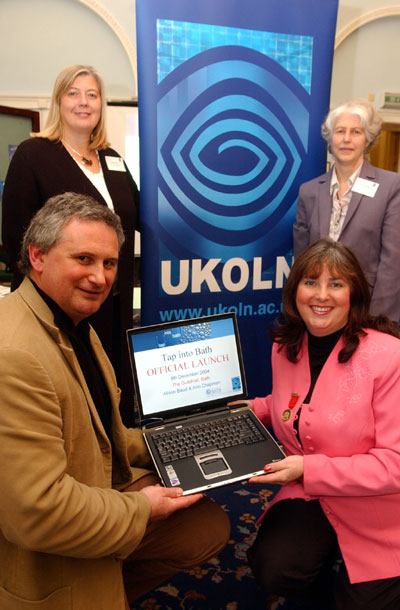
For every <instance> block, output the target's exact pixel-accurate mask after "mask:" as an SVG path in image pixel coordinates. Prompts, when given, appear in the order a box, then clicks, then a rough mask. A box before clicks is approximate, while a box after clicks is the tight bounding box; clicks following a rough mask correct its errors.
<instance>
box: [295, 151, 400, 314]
mask: <svg viewBox="0 0 400 610" xmlns="http://www.w3.org/2000/svg"><path fill="white" fill-rule="evenodd" d="M331 177H332V170H331V171H329V172H327V173H326V174H324V175H322V176H319V177H318V178H315V179H314V180H310V181H309V182H306V183H305V184H302V185H301V187H300V192H299V200H298V203H297V215H296V222H295V223H294V226H293V243H294V255H295V257H297V256H298V255H299V254H300V252H302V251H303V250H304V249H305V248H306V247H307V246H308V245H309V244H310V243H311V242H312V241H314V240H315V239H317V238H318V237H324V236H327V235H328V234H329V223H330V216H331V209H332V197H331V195H330V193H329V191H330V184H331ZM360 178H364V179H365V180H371V181H373V182H377V183H378V184H379V186H378V189H377V191H376V193H375V196H374V197H368V196H367V195H361V194H360V193H355V192H354V193H352V195H351V201H350V205H349V208H348V210H347V214H346V217H345V219H344V223H343V227H342V231H341V234H340V236H339V240H340V241H341V242H343V243H344V244H346V246H348V247H349V248H351V250H353V251H354V253H355V254H356V255H357V257H358V259H359V261H360V263H361V265H362V266H363V268H364V272H365V275H366V277H367V280H368V284H369V286H370V290H371V295H372V300H371V312H372V313H373V314H375V315H377V314H385V315H387V316H388V317H389V318H390V319H391V320H394V321H395V322H400V175H399V174H396V173H395V172H388V171H385V170H383V169H378V168H377V167H373V166H372V165H370V164H369V163H368V162H367V161H364V164H363V166H362V168H361V172H360Z"/></svg>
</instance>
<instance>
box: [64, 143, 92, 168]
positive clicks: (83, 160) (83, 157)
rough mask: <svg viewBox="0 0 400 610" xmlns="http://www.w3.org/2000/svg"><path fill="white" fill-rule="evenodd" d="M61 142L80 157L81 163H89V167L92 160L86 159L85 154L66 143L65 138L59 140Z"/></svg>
mask: <svg viewBox="0 0 400 610" xmlns="http://www.w3.org/2000/svg"><path fill="white" fill-rule="evenodd" d="M61 141H62V143H63V144H64V145H65V144H66V145H67V146H68V148H70V149H71V150H72V152H74V153H75V154H76V155H78V157H80V158H81V163H82V164H83V165H89V167H90V166H91V165H93V161H92V160H91V159H88V158H87V157H85V155H82V154H81V153H80V152H78V151H77V150H75V148H72V146H71V144H68V142H66V141H65V140H61Z"/></svg>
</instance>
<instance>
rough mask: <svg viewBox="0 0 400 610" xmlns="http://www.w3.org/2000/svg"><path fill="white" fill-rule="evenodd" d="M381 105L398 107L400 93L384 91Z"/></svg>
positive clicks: (399, 104)
mask: <svg viewBox="0 0 400 610" xmlns="http://www.w3.org/2000/svg"><path fill="white" fill-rule="evenodd" d="M383 105H384V106H386V108H400V93H385V94H384V103H383Z"/></svg>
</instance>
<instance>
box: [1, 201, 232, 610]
mask: <svg viewBox="0 0 400 610" xmlns="http://www.w3.org/2000/svg"><path fill="white" fill-rule="evenodd" d="M123 240H124V236H123V232H122V229H121V225H120V222H119V218H118V216H116V215H115V214H114V213H113V212H112V211H111V210H109V209H108V208H106V207H105V206H102V205H100V204H97V203H96V202H95V201H94V200H92V199H90V198H89V197H86V196H82V195H76V194H74V193H65V194H63V195H57V196H56V197H53V198H51V199H50V200H49V201H48V202H47V203H46V204H45V206H44V207H43V208H42V209H41V210H39V212H38V213H37V214H36V216H35V217H34V218H33V220H32V221H31V224H30V226H29V227H28V229H27V231H26V233H25V236H24V241H23V245H22V250H21V269H22V271H23V272H24V273H25V275H26V277H25V280H24V281H23V283H22V284H21V286H20V288H19V289H18V290H16V291H15V292H13V293H11V294H10V295H8V296H6V297H4V298H3V299H1V301H0V320H1V324H0V370H1V378H2V384H1V390H2V393H1V394H2V396H1V407H0V493H1V501H0V530H1V531H0V608H1V609H2V610H17V609H18V610H22V608H24V609H25V608H26V609H28V608H33V607H35V609H37V610H123V609H124V608H127V607H128V605H127V598H128V600H129V601H132V600H133V599H135V598H137V597H138V596H140V595H142V594H143V593H145V592H146V591H148V590H150V589H152V588H154V587H155V586H156V585H158V584H159V583H161V582H162V581H163V580H165V579H167V578H169V577H170V576H172V574H174V573H175V572H177V571H179V570H182V569H187V568H191V567H194V566H196V565H198V564H200V563H202V562H204V561H206V560H207V559H210V558H211V557H212V556H213V555H215V554H217V553H218V552H219V551H220V550H221V549H222V548H223V547H224V545H225V544H226V542H227V540H228V537H229V522H228V519H227V516H226V514H225V513H224V511H223V510H222V509H221V508H220V507H218V506H217V505H216V504H215V503H214V502H212V501H211V500H210V499H208V498H204V497H203V496H202V495H201V494H196V495H192V496H185V497H184V496H182V495H181V490H177V489H166V488H163V487H161V486H159V485H157V483H158V481H157V479H156V477H155V475H154V473H153V470H152V465H151V460H150V458H149V455H148V452H147V450H146V447H145V443H144V441H143V438H142V434H141V432H140V430H138V429H127V428H125V427H124V426H123V424H122V422H121V418H120V414H119V411H118V402H119V390H118V388H117V385H116V380H115V376H114V372H113V369H112V367H111V364H110V362H109V360H108V359H107V356H106V354H105V352H104V350H103V348H102V346H101V344H100V341H99V339H98V338H97V336H96V334H95V332H94V331H93V329H92V328H91V327H90V325H89V324H88V322H87V320H86V318H87V317H88V316H90V315H91V314H92V313H94V312H95V311H97V309H98V308H99V307H100V306H101V304H102V303H103V302H104V300H105V299H106V297H107V295H108V293H109V291H110V290H111V288H112V285H113V281H114V278H115V274H116V270H117V262H118V254H119V249H120V247H121V245H122V243H123ZM124 585H125V586H124Z"/></svg>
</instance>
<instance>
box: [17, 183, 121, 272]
mask: <svg viewBox="0 0 400 610" xmlns="http://www.w3.org/2000/svg"><path fill="white" fill-rule="evenodd" d="M75 218H78V219H80V220H85V221H93V222H103V223H105V224H106V225H108V226H109V227H112V228H113V229H114V231H115V233H116V235H117V239H118V247H119V250H120V249H121V247H122V245H123V243H124V241H125V235H124V231H123V229H122V225H121V220H120V217H119V216H118V215H117V214H115V212H113V211H112V210H110V209H109V208H108V207H107V206H105V205H102V204H101V203H98V202H97V201H96V200H95V199H93V197H90V196H89V195H78V194H77V193H63V194H61V195H55V196H54V197H50V199H48V200H47V201H46V203H45V204H44V206H43V207H42V208H40V210H39V211H38V212H36V214H35V216H34V217H33V218H32V220H31V221H30V223H29V225H28V228H27V229H26V231H25V233H24V236H23V238H22V245H21V253H20V260H19V263H18V267H19V269H20V271H21V272H22V273H24V274H25V275H27V274H28V273H29V271H30V270H31V268H32V267H31V263H30V259H29V245H30V244H35V245H36V246H37V247H38V248H39V249H40V251H41V252H42V253H43V254H45V253H46V252H48V251H49V250H50V248H52V247H53V246H55V245H56V244H57V243H59V242H60V241H61V238H62V231H63V229H64V227H65V226H66V225H67V224H68V223H69V222H71V220H74V219H75Z"/></svg>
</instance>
